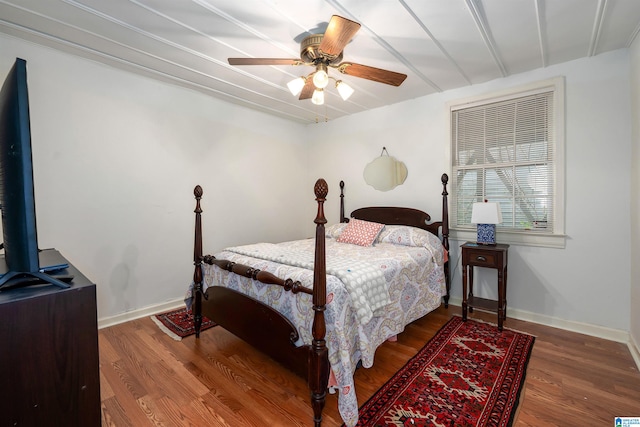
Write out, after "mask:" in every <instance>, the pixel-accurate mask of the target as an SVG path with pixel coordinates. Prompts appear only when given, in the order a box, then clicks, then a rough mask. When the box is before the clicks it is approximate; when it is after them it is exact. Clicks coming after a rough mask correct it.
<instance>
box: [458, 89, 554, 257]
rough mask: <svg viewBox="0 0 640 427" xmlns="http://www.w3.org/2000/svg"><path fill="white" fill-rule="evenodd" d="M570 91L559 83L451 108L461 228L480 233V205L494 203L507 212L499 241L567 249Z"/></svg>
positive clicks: (501, 225)
mask: <svg viewBox="0 0 640 427" xmlns="http://www.w3.org/2000/svg"><path fill="white" fill-rule="evenodd" d="M563 87H564V85H563V80H562V79H560V78H559V79H554V80H551V81H545V82H541V83H539V84H536V85H533V86H529V87H527V88H522V89H518V90H515V91H510V93H505V94H500V95H496V96H491V97H484V98H482V99H476V100H473V101H471V102H470V101H464V102H458V103H456V104H454V105H451V106H450V113H451V148H452V153H451V159H452V175H453V182H452V189H453V195H452V206H451V223H452V228H453V229H458V230H460V231H462V232H463V231H465V230H466V231H468V232H473V231H475V225H473V224H471V208H472V205H473V203H474V202H479V201H483V200H488V201H491V202H499V203H500V208H501V210H502V219H503V223H502V224H500V225H498V233H499V234H498V239H499V240H501V241H505V242H511V243H521V244H535V245H542V246H554V247H564V192H563V188H564V184H563V183H564V165H563V163H564V156H563V154H564V121H563V117H564V89H563ZM468 237H470V236H467V238H468ZM469 240H472V239H469ZM560 240H561V241H560Z"/></svg>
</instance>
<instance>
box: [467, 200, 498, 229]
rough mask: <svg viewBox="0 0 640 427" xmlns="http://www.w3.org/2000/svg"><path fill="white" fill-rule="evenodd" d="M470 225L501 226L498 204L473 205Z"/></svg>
mask: <svg viewBox="0 0 640 427" xmlns="http://www.w3.org/2000/svg"><path fill="white" fill-rule="evenodd" d="M471 223H472V224H502V211H501V210H500V204H499V203H495V202H479V203H474V204H473V210H472V211H471Z"/></svg>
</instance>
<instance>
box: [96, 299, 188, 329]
mask: <svg viewBox="0 0 640 427" xmlns="http://www.w3.org/2000/svg"><path fill="white" fill-rule="evenodd" d="M180 307H184V299H183V298H180V299H176V300H172V301H166V302H163V303H161V304H156V305H152V306H148V307H143V308H140V309H137V310H132V311H127V312H126V313H121V314H116V315H115V316H110V317H103V318H102V319H98V329H102V328H107V327H109V326H114V325H117V324H119V323H124V322H128V321H130V320H135V319H140V318H141V317H146V316H151V315H153V314H156V313H162V312H165V311H169V310H174V309H176V308H180Z"/></svg>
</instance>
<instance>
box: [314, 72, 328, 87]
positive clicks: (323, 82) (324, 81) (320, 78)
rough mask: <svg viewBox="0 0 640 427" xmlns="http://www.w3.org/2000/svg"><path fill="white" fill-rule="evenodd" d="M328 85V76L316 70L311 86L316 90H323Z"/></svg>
mask: <svg viewBox="0 0 640 427" xmlns="http://www.w3.org/2000/svg"><path fill="white" fill-rule="evenodd" d="M328 84H329V75H328V74H327V72H326V71H325V70H322V69H320V70H318V71H316V72H315V74H314V75H313V85H314V86H315V87H317V88H318V89H324V88H325V87H327V85H328Z"/></svg>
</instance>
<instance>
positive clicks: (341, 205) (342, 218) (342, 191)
mask: <svg viewBox="0 0 640 427" xmlns="http://www.w3.org/2000/svg"><path fill="white" fill-rule="evenodd" d="M340 222H347V219H346V218H345V217H344V181H340Z"/></svg>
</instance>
